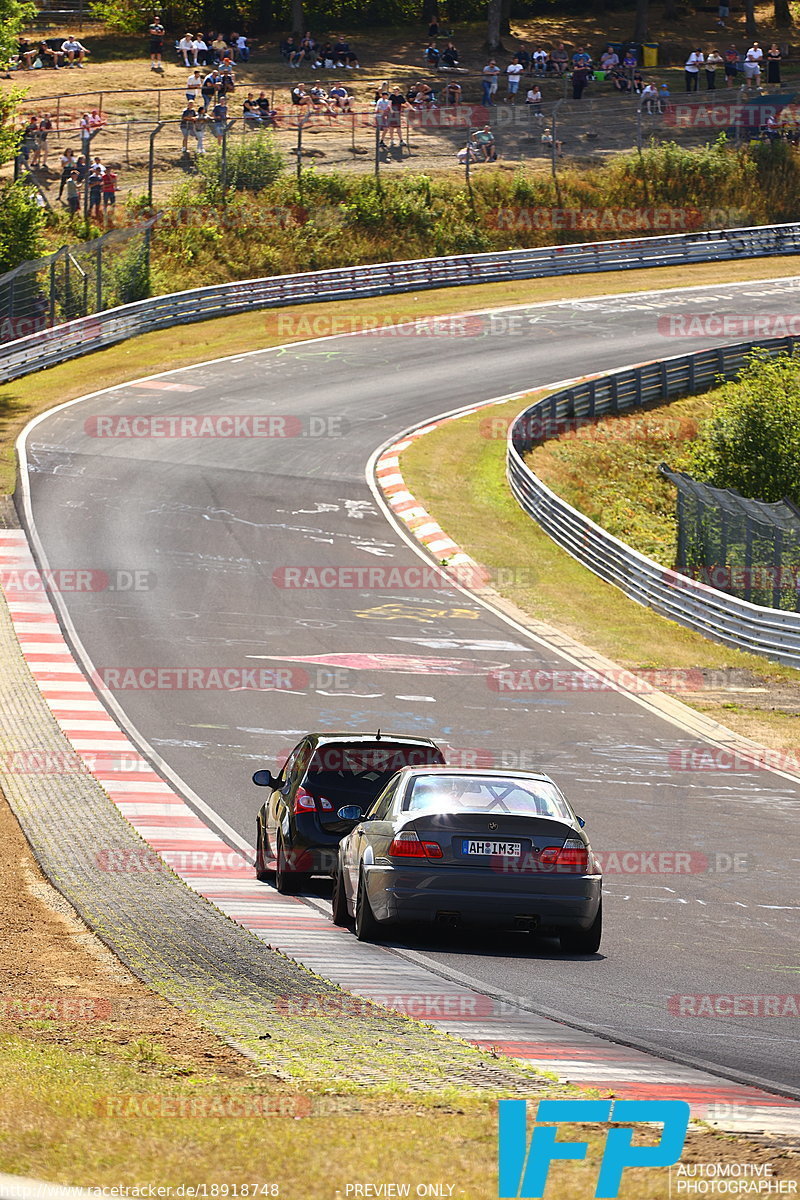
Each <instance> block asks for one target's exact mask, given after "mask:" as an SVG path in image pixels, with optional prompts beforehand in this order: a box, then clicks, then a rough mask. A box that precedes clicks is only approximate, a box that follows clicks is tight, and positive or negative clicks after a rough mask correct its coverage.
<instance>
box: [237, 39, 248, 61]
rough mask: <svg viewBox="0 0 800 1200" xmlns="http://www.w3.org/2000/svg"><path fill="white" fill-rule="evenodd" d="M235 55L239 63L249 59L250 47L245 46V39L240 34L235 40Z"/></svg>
mask: <svg viewBox="0 0 800 1200" xmlns="http://www.w3.org/2000/svg"><path fill="white" fill-rule="evenodd" d="M236 54H237V56H238V59H239V62H245V63H246V62H248V61H249V59H250V47H249V46H248V44H247V38H246V37H245V36H244V35H243V34H240V35H239V37H237V39H236Z"/></svg>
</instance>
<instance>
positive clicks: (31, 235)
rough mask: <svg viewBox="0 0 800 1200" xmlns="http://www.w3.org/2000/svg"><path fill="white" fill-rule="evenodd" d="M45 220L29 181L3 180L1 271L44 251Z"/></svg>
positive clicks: (0, 211)
mask: <svg viewBox="0 0 800 1200" xmlns="http://www.w3.org/2000/svg"><path fill="white" fill-rule="evenodd" d="M44 221H45V216H44V211H43V209H42V208H40V206H39V205H38V204H37V203H36V195H35V191H34V189H33V188H32V187H31V186H30V184H29V183H24V182H23V181H22V180H21V179H20V180H18V181H17V182H16V183H12V182H11V181H10V180H7V181H6V182H4V183H2V184H0V275H2V274H5V272H6V271H12V270H13V269H14V267H18V266H19V265H20V263H23V262H26V261H27V260H28V259H32V258H38V257H39V255H40V254H42V253H43V251H44V244H43V242H42V228H43V226H44Z"/></svg>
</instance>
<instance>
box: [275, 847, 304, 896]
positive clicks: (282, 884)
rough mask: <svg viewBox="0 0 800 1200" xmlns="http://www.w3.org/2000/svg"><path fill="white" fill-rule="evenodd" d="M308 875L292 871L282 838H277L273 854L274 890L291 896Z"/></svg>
mask: <svg viewBox="0 0 800 1200" xmlns="http://www.w3.org/2000/svg"><path fill="white" fill-rule="evenodd" d="M307 881H308V875H306V874H304V873H302V872H300V871H292V870H290V868H289V865H288V863H287V861H286V847H285V846H284V844H283V838H282V837H279V838H278V851H277V853H276V855H275V891H276V892H280V894H281V895H282V896H293V895H294V893H295V892H296V891H298V889H299V888H301V887H302V886H303V884H304V883H306V882H307Z"/></svg>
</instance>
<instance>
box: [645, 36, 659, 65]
mask: <svg viewBox="0 0 800 1200" xmlns="http://www.w3.org/2000/svg"><path fill="white" fill-rule="evenodd" d="M642 66H644V67H657V66H658V42H643V43H642Z"/></svg>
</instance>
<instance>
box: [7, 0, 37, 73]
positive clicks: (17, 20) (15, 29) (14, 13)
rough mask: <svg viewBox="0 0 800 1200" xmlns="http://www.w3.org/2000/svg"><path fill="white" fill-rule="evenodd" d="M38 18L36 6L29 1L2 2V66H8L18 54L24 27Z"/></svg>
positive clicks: (10, 0) (8, 0) (11, 0)
mask: <svg viewBox="0 0 800 1200" xmlns="http://www.w3.org/2000/svg"><path fill="white" fill-rule="evenodd" d="M35 16H36V5H35V4H31V3H28V0H0V64H1V65H2V66H4V67H6V66H8V63H9V61H10V60H11V55H12V54H15V53H16V50H17V43H18V42H19V35H20V33H21V32H22V29H23V27H24V26H25V25H26V24H27V23H28V22H29V21H32V20H33V18H34V17H35Z"/></svg>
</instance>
